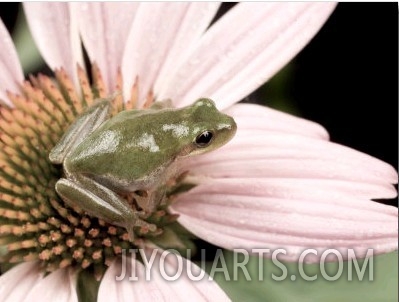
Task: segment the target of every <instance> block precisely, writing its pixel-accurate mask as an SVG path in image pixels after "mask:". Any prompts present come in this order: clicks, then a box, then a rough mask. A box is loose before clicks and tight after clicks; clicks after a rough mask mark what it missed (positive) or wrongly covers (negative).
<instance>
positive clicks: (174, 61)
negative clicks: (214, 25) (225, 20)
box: [154, 2, 221, 94]
mask: <svg viewBox="0 0 399 302" xmlns="http://www.w3.org/2000/svg"><path fill="white" fill-rule="evenodd" d="M220 4H221V3H218V2H205V3H201V2H192V3H190V5H189V7H188V9H187V12H186V13H185V15H184V18H183V19H182V20H181V23H180V25H179V28H178V31H177V32H176V35H175V37H174V38H173V40H172V41H170V46H169V49H168V54H167V57H166V58H165V61H164V62H163V64H162V67H161V70H160V72H159V74H158V77H157V79H156V82H155V85H154V91H155V93H156V94H158V92H159V91H162V90H163V89H164V88H166V87H167V85H168V84H169V83H170V81H169V80H170V78H171V77H172V76H173V75H174V74H176V73H177V72H178V71H179V68H180V64H179V63H180V62H183V61H184V59H185V58H187V56H188V55H189V54H190V53H191V52H192V51H193V48H194V47H195V45H196V43H197V42H198V40H199V39H200V36H201V35H203V33H204V31H205V30H206V28H207V27H208V26H209V23H210V22H211V21H212V19H213V18H214V16H215V14H216V12H217V10H218V8H219V6H220Z"/></svg>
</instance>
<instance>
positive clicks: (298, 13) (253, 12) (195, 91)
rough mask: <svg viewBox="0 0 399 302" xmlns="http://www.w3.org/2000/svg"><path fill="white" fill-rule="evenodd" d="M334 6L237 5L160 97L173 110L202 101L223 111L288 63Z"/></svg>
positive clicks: (333, 4)
mask: <svg viewBox="0 0 399 302" xmlns="http://www.w3.org/2000/svg"><path fill="white" fill-rule="evenodd" d="M334 7H335V3H316V2H312V3H302V2H295V3H292V2H284V3H240V4H238V5H236V7H234V8H232V9H231V10H230V11H229V12H228V13H227V14H226V15H225V16H223V17H222V18H221V19H220V21H218V22H217V23H216V24H215V25H214V26H212V27H211V28H210V30H208V31H207V32H206V34H205V35H204V36H203V38H202V39H201V41H200V43H199V45H198V46H197V47H196V49H195V50H194V51H193V52H192V53H191V55H190V56H189V57H188V58H187V59H186V61H185V63H183V64H182V65H181V66H179V72H178V73H177V74H176V76H174V77H173V78H171V79H170V82H169V84H168V85H165V87H167V88H165V90H164V91H161V92H160V93H159V96H160V97H161V98H171V99H173V100H176V102H177V105H178V106H183V105H186V104H189V103H192V101H193V100H194V99H196V98H198V97H200V96H207V97H210V98H213V99H215V100H216V102H217V103H218V106H219V108H226V107H228V106H229V105H231V104H233V103H235V102H237V101H239V100H240V99H242V98H243V97H245V96H246V95H248V94H249V93H250V92H251V91H253V90H255V89H256V88H257V87H259V86H260V85H262V84H263V83H264V82H265V81H267V80H268V79H269V78H270V77H272V76H273V75H274V74H275V73H276V72H277V71H278V70H279V69H281V67H283V66H284V65H285V64H287V63H288V62H289V61H290V60H291V59H292V58H293V57H294V56H295V55H296V54H297V53H298V52H299V51H300V50H301V49H302V48H303V47H304V46H305V45H306V44H307V43H308V42H309V40H310V39H311V38H312V37H313V36H314V35H315V34H316V32H317V31H318V30H319V29H320V27H321V26H322V25H323V23H324V22H325V21H326V19H327V18H328V16H329V15H330V14H331V12H332V10H333V8H334ZM226 33H228V34H226Z"/></svg>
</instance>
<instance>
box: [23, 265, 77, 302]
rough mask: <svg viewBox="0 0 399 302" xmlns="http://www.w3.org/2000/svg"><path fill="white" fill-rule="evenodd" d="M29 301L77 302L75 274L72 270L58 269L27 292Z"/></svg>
mask: <svg viewBox="0 0 399 302" xmlns="http://www.w3.org/2000/svg"><path fill="white" fill-rule="evenodd" d="M29 300H30V301H48V302H52V301H57V302H63V301H65V302H75V301H76V302H78V296H77V292H76V274H75V273H74V272H73V270H72V269H58V270H56V271H55V272H53V273H51V274H49V275H48V276H46V277H45V278H43V279H42V280H41V281H40V282H39V283H37V284H36V285H35V286H34V287H33V288H32V290H31V291H30V292H29Z"/></svg>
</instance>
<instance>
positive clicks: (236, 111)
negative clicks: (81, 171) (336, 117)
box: [224, 104, 329, 140]
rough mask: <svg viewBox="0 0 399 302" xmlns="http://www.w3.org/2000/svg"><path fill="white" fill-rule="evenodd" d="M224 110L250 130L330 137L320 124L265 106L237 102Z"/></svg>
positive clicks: (326, 138)
mask: <svg viewBox="0 0 399 302" xmlns="http://www.w3.org/2000/svg"><path fill="white" fill-rule="evenodd" d="M224 112H225V113H226V114H228V115H231V116H234V120H235V121H236V123H237V125H238V128H241V126H243V127H245V129H246V130H250V131H253V130H269V131H273V132H274V131H275V132H284V133H287V134H299V135H304V136H309V137H314V138H319V139H324V140H328V138H329V136H328V132H327V131H326V130H325V129H324V128H323V127H322V126H320V125H319V124H317V123H315V122H312V121H308V120H305V119H303V118H299V117H295V116H293V115H291V114H287V113H284V112H281V111H278V110H275V109H271V108H268V107H265V106H260V105H255V104H236V105H233V106H231V107H229V108H228V109H226V110H224Z"/></svg>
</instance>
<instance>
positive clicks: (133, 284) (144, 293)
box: [98, 249, 229, 302]
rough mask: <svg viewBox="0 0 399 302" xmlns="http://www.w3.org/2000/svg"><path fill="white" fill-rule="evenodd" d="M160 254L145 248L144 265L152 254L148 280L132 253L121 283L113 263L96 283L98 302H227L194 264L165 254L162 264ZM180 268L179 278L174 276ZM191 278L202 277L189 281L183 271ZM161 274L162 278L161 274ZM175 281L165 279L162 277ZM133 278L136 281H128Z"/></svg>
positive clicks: (224, 295)
mask: <svg viewBox="0 0 399 302" xmlns="http://www.w3.org/2000/svg"><path fill="white" fill-rule="evenodd" d="M163 252H164V251H162V250H159V249H146V251H145V255H146V256H145V257H146V259H147V261H148V262H150V260H151V259H152V255H153V253H154V257H155V258H154V262H153V264H152V266H151V269H150V271H149V274H148V277H149V281H147V280H146V272H145V270H146V269H145V266H144V265H143V264H142V263H141V262H139V261H136V260H135V254H134V253H133V254H130V255H129V256H128V257H126V260H127V264H126V269H127V270H126V272H125V275H124V276H125V278H124V279H123V280H121V281H120V280H116V277H118V278H119V276H121V275H122V274H121V269H122V265H123V264H122V262H121V261H116V262H114V263H113V264H112V265H111V266H110V268H109V269H108V270H107V272H106V274H105V275H104V278H103V280H102V281H101V284H100V289H99V293H98V301H99V302H103V301H107V302H108V301H111V302H112V301H115V302H116V301H118V302H119V301H134V300H137V301H172V300H173V301H187V299H188V297H189V299H190V300H192V301H209V300H210V299H212V300H214V301H229V298H228V297H227V296H226V294H225V293H224V292H223V291H222V290H221V289H220V287H219V286H218V285H217V284H216V283H215V282H213V281H212V280H209V276H208V275H207V274H206V273H205V272H203V271H202V270H201V269H200V268H199V267H198V266H197V265H195V264H194V263H192V262H190V261H188V260H186V259H184V258H182V257H181V256H180V255H174V254H169V252H165V253H166V254H165V256H166V257H164V262H162V260H161V257H162V253H163ZM179 267H181V268H182V271H181V275H180V274H179V273H178V271H179ZM188 267H189V268H190V269H191V270H190V272H191V273H192V275H194V276H202V275H201V274H203V278H202V279H201V280H199V281H198V280H197V281H193V280H190V278H189V275H188V273H187V268H188ZM162 273H164V275H162ZM165 274H166V278H169V279H170V278H175V276H176V278H175V280H171V279H170V280H167V279H166V278H165ZM132 276H134V277H135V278H136V280H129V278H132Z"/></svg>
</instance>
